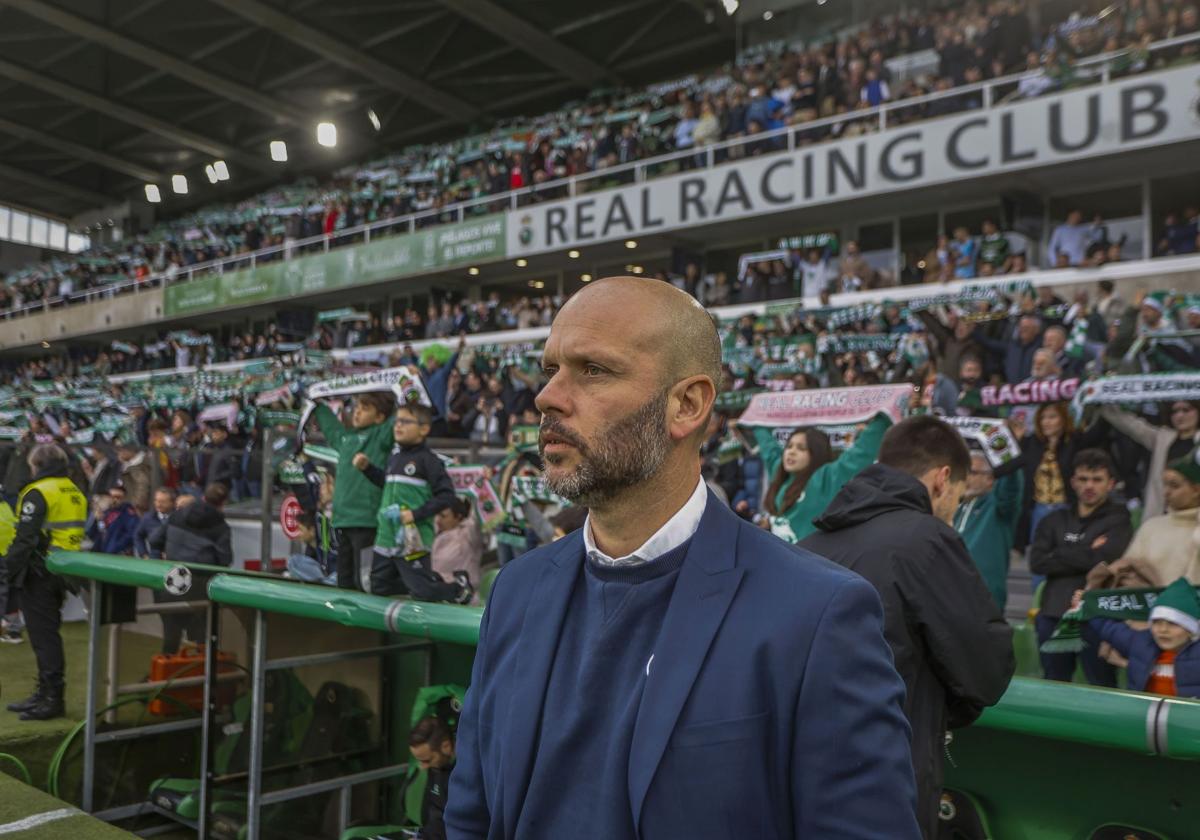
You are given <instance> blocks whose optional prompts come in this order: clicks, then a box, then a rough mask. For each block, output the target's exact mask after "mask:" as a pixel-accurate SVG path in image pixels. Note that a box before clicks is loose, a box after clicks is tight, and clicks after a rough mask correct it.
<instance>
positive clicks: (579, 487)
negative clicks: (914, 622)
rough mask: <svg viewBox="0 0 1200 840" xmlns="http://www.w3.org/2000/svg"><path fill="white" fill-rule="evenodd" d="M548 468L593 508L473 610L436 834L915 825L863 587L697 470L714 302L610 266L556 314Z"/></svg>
mask: <svg viewBox="0 0 1200 840" xmlns="http://www.w3.org/2000/svg"><path fill="white" fill-rule="evenodd" d="M542 366H543V368H544V370H545V373H546V375H547V377H548V382H547V384H546V386H545V388H544V389H543V390H542V392H541V393H540V394H539V395H538V397H537V406H538V408H539V409H540V410H541V412H542V425H541V435H540V440H539V448H540V450H541V453H542V458H543V460H544V461H545V465H546V480H547V482H548V483H549V485H550V487H551V488H552V489H553V490H554V491H555V492H557V493H559V494H560V495H562V496H565V497H566V498H568V499H570V500H571V501H572V502H574V503H576V504H579V505H584V506H586V507H587V508H588V510H589V513H588V518H587V521H586V522H585V523H584V526H583V528H581V529H579V530H577V531H576V532H574V533H573V534H571V535H570V536H568V537H565V538H563V539H561V540H559V541H557V542H555V543H553V544H551V545H548V546H545V547H543V548H539V549H537V550H536V551H533V552H530V553H529V554H526V555H524V556H522V557H520V558H518V559H516V560H514V561H513V562H511V563H509V564H508V565H507V566H505V567H504V569H503V571H502V573H501V574H500V576H499V577H498V578H497V580H496V582H495V585H494V587H493V589H492V592H491V597H490V598H489V599H488V607H487V612H486V613H485V614H484V617H483V623H482V625H481V627H480V631H479V647H478V648H477V650H476V654H475V664H474V669H473V671H472V676H471V688H470V691H469V692H468V694H467V700H466V705H465V708H464V709H463V713H462V717H461V719H460V723H459V730H458V742H457V743H458V747H457V748H458V763H457V765H456V766H455V770H454V774H453V775H452V776H451V779H450V793H449V801H448V803H447V807H446V813H445V822H446V829H447V837H448V838H450V840H463V839H464V838H473V839H474V838H478V840H483V838H488V840H500V839H501V838H511V839H512V840H517V838H520V840H539V838H545V840H563V838H571V840H580V839H581V838H582V839H583V840H587V838H595V840H635V838H642V840H680V839H681V838H687V840H705V838H713V840H717V838H720V840H728V838H755V840H773V839H774V838H781V839H782V838H795V840H800V838H822V839H823V840H824V838H868V837H870V838H879V837H887V838H901V840H903V838H917V837H919V836H920V833H919V830H918V828H917V823H916V819H915V817H914V798H915V794H914V790H915V787H914V783H913V771H912V766H911V761H910V756H909V729H908V724H907V723H906V722H905V718H904V714H903V712H902V709H901V706H902V701H903V696H904V686H903V683H902V682H901V681H900V678H899V676H898V675H897V674H896V670H895V668H894V667H893V665H892V658H891V654H890V652H889V650H888V647H887V644H886V642H885V641H884V637H883V614H882V608H881V606H880V602H879V598H878V596H877V595H876V593H875V590H874V588H873V587H872V586H871V585H870V584H868V583H867V582H866V581H864V580H862V579H861V578H859V577H857V576H856V575H854V574H852V573H850V572H847V571H846V570H844V569H841V568H840V567H837V566H834V565H833V564H831V563H829V562H827V561H825V560H823V559H821V558H819V557H817V556H816V555H813V554H809V553H806V552H804V551H801V550H799V549H796V548H793V547H791V546H789V545H787V544H786V543H784V542H782V541H780V540H778V539H776V538H775V537H773V536H771V535H770V534H768V533H766V532H765V531H762V530H760V529H758V528H755V527H753V526H752V525H749V524H747V523H746V522H744V521H743V520H741V519H739V518H738V517H737V516H735V515H733V514H732V513H731V512H730V511H729V510H728V509H727V508H725V507H724V506H723V505H721V503H720V502H718V501H717V500H716V498H715V497H713V496H712V494H711V493H709V491H708V490H707V488H706V487H705V484H704V482H703V481H702V480H701V478H700V457H699V451H700V447H701V444H702V443H703V442H704V435H705V431H706V426H707V423H708V417H709V415H710V413H711V412H712V408H713V401H714V399H715V397H716V387H715V384H714V383H715V382H717V381H718V380H719V377H720V375H721V348H720V342H719V340H718V338H717V332H716V329H715V327H714V325H713V322H712V320H711V319H710V318H709V316H708V315H707V313H705V312H704V310H703V309H701V308H700V306H699V305H698V304H697V303H696V301H695V300H694V299H692V298H691V297H689V296H688V295H687V294H685V293H683V292H681V291H679V290H678V289H675V288H674V287H673V286H671V285H669V284H666V283H661V282H656V281H654V280H646V279H642V278H637V277H613V278H608V279H605V280H601V281H598V282H596V283H593V284H591V285H589V286H588V287H587V288H585V289H584V290H583V291H581V292H580V293H578V294H577V295H575V296H574V297H573V298H572V299H571V300H570V301H568V303H567V304H566V306H564V307H563V309H562V311H561V312H559V314H558V317H557V318H556V319H555V321H554V325H553V326H552V327H551V330H550V337H549V339H548V340H547V342H546V348H545V352H544V355H543V358H542Z"/></svg>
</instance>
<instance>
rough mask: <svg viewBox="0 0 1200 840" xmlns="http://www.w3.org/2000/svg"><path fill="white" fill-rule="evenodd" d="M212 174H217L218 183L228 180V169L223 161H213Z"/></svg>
mask: <svg viewBox="0 0 1200 840" xmlns="http://www.w3.org/2000/svg"><path fill="white" fill-rule="evenodd" d="M213 172H216V173H217V180H218V181H228V180H229V167H228V166H227V165H226V164H225V161H223V160H214V161H213Z"/></svg>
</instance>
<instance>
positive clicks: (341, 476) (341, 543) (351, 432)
mask: <svg viewBox="0 0 1200 840" xmlns="http://www.w3.org/2000/svg"><path fill="white" fill-rule="evenodd" d="M391 409H392V400H391V397H389V396H388V395H387V394H383V393H375V392H369V393H366V394H360V395H359V397H358V399H356V400H355V401H354V413H353V415H352V416H351V423H352V428H350V429H347V428H346V427H345V426H343V425H342V422H341V421H340V420H338V418H337V415H335V414H334V413H333V411H332V410H331V409H330V408H329V407H328V406H326V405H318V406H317V407H316V408H315V409H314V410H313V416H314V417H316V419H317V425H318V426H320V428H321V433H322V434H323V435H325V440H326V441H327V442H328V443H329V445H330V446H332V447H333V448H334V449H336V450H337V453H338V466H337V484H335V485H334V491H333V527H334V531H335V532H336V534H337V581H338V586H339V587H340V588H342V589H362V588H363V587H362V582H361V579H360V578H361V576H360V573H359V562H360V558H361V556H362V552H363V551H364V550H366V549H367V548H369V547H370V546H371V545H372V544H373V543H374V542H375V521H376V514H377V512H378V510H379V496H380V493H379V487H377V486H376V485H375V484H373V483H372V482H370V481H368V480H367V478H366V477H365V476H364V475H363V474H362V473H361V472H360V471H359V470H357V469H354V466H353V465H354V462H355V461H356V460H357V456H360V455H361V456H363V457H364V458H366V459H367V461H368V463H375V462H382V461H383V460H384V459H385V458H387V455H388V453H389V452H391V451H392V429H391V427H390V426H389V424H388V422H387V418H388V415H389V414H390V413H391Z"/></svg>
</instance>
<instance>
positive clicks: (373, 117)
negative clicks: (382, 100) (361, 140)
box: [367, 108, 383, 131]
mask: <svg viewBox="0 0 1200 840" xmlns="http://www.w3.org/2000/svg"><path fill="white" fill-rule="evenodd" d="M367 119H368V120H370V121H371V128H373V129H375V130H376V131H383V123H381V122H380V121H379V115H378V114H376V113H375V109H374V108H368V109H367Z"/></svg>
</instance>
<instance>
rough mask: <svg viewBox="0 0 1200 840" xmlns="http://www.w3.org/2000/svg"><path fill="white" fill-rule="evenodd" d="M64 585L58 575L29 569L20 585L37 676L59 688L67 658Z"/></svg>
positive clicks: (44, 683) (42, 681) (45, 682)
mask: <svg viewBox="0 0 1200 840" xmlns="http://www.w3.org/2000/svg"><path fill="white" fill-rule="evenodd" d="M65 594H66V586H65V585H64V584H63V579H62V578H60V577H59V576H58V575H54V574H51V573H50V572H47V571H45V570H40V571H35V570H33V569H30V570H29V571H28V572H27V573H26V575H25V581H24V583H23V584H22V585H21V610H22V611H23V612H24V613H25V629H26V630H28V631H29V644H30V645H31V646H32V647H33V656H34V659H36V660H37V667H38V680H39V681H40V682H41V683H42V684H43V685H45V686H47V687H49V688H56V689H57V688H62V684H63V671H64V670H65V668H66V659H65V657H64V655H63V641H62V635H61V633H60V632H59V630H60V628H61V627H62V605H63V598H64V596H65Z"/></svg>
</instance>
